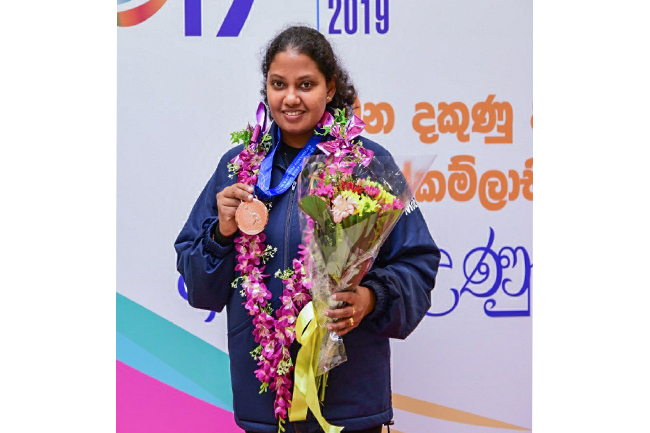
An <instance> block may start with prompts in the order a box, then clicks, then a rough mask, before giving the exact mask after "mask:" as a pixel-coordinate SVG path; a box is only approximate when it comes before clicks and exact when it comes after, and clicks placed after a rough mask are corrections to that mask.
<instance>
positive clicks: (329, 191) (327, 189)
mask: <svg viewBox="0 0 650 433" xmlns="http://www.w3.org/2000/svg"><path fill="white" fill-rule="evenodd" d="M315 193H316V195H318V196H321V197H329V198H332V196H333V195H334V187H333V186H332V185H319V186H318V187H317V188H316V191H315Z"/></svg>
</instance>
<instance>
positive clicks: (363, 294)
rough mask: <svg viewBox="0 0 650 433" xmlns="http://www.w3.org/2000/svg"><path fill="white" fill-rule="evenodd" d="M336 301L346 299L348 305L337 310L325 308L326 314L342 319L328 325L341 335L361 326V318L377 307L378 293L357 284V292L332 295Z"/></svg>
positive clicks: (329, 328)
mask: <svg viewBox="0 0 650 433" xmlns="http://www.w3.org/2000/svg"><path fill="white" fill-rule="evenodd" d="M332 300H334V301H345V302H347V303H348V305H347V306H345V307H341V308H337V309H335V310H325V313H324V314H325V316H326V317H330V318H332V319H342V320H340V321H338V322H332V323H329V324H328V325H327V329H328V330H330V331H334V332H336V333H337V334H338V335H340V336H341V337H342V336H344V335H345V334H347V333H348V332H350V331H352V330H353V329H354V328H356V327H357V326H359V323H361V320H362V319H363V318H364V317H366V316H367V315H368V314H370V312H371V311H372V310H373V309H374V308H375V303H376V302H377V300H376V295H375V294H374V292H373V291H372V290H370V289H369V288H367V287H364V286H357V287H356V292H338V293H335V294H333V295H332Z"/></svg>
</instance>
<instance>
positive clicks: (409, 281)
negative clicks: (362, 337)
mask: <svg viewBox="0 0 650 433" xmlns="http://www.w3.org/2000/svg"><path fill="white" fill-rule="evenodd" d="M410 206H411V207H414V206H416V202H415V200H413V201H412V202H411V204H410ZM406 212H407V211H405V213H404V214H403V215H402V217H401V218H400V219H399V221H398V222H397V224H396V225H395V227H394V229H393V231H392V232H391V234H390V235H389V236H388V238H387V239H386V242H385V243H384V245H382V247H381V248H380V250H379V254H378V255H377V258H376V260H375V263H374V265H373V267H372V269H371V270H370V271H369V272H368V274H367V275H366V276H365V277H364V279H363V280H362V282H361V285H362V286H365V287H368V288H369V289H371V290H372V291H374V292H375V294H376V295H377V303H376V304H375V309H374V310H373V311H372V312H371V313H370V314H369V315H368V316H366V317H365V318H364V320H363V322H367V323H363V322H361V323H362V325H365V326H367V327H369V328H370V329H371V330H373V331H374V332H377V333H378V334H380V335H382V336H385V337H389V338H400V339H404V338H406V337H407V336H408V335H409V334H410V333H411V332H413V330H414V329H415V327H416V326H417V325H418V324H419V323H420V321H421V320H422V319H423V318H424V315H425V313H426V312H427V311H428V310H429V308H430V307H431V290H433V287H434V285H435V279H436V274H437V272H438V264H439V263H440V251H439V249H438V247H437V246H436V244H435V242H434V241H433V239H432V238H431V234H430V233H429V229H428V228H427V225H426V222H425V221H424V218H423V217H422V213H421V212H420V209H419V208H417V207H416V208H415V209H413V210H412V211H411V212H410V213H408V214H407V213H406Z"/></svg>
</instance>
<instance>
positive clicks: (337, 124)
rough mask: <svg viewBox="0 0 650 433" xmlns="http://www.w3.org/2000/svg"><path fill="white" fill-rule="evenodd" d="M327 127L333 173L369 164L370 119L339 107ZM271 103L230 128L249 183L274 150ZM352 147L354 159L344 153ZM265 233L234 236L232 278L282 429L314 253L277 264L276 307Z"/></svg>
mask: <svg viewBox="0 0 650 433" xmlns="http://www.w3.org/2000/svg"><path fill="white" fill-rule="evenodd" d="M318 126H319V127H322V128H323V130H324V132H323V133H321V134H320V135H330V136H332V137H334V139H333V140H330V141H327V142H322V143H320V144H319V145H318V147H319V148H320V149H321V150H322V151H323V152H324V153H325V154H326V155H327V160H326V161H327V164H328V166H329V171H330V174H335V173H336V172H337V171H340V172H341V173H351V172H352V169H353V167H354V165H356V163H357V162H362V163H364V164H365V165H367V163H368V162H369V161H370V158H372V151H369V150H366V149H364V148H363V147H362V146H361V143H360V142H356V143H352V142H351V140H352V138H354V137H356V136H357V135H358V134H359V133H360V132H361V131H362V130H363V128H364V126H365V124H364V123H363V122H362V121H361V120H360V119H359V118H358V117H356V116H354V117H352V118H351V119H348V118H346V117H345V115H344V112H343V111H341V110H337V112H336V117H332V115H331V114H330V113H328V112H327V111H326V112H325V113H324V114H323V118H322V119H321V122H319V124H318ZM268 129H270V128H268V127H267V121H266V109H265V107H264V104H263V103H260V105H259V106H258V109H257V125H256V126H255V128H251V126H250V125H249V126H248V127H247V128H245V129H244V130H242V131H238V132H234V133H232V134H231V141H232V142H233V144H238V143H244V149H243V150H242V152H240V153H239V154H238V155H237V156H235V157H234V158H233V159H232V160H231V161H230V163H229V164H228V171H229V172H230V175H229V177H231V178H232V177H234V176H237V180H238V181H239V182H241V183H244V184H246V185H251V186H254V185H255V184H256V183H257V178H258V175H259V169H260V165H261V164H262V161H263V160H264V158H265V157H266V155H267V154H268V152H269V151H270V147H271V136H270V135H269V134H268ZM349 153H353V156H354V162H353V163H350V158H346V160H345V161H343V158H344V157H345V156H346V155H348V154H349ZM308 225H309V226H308V230H307V231H306V232H305V236H306V239H305V241H306V243H307V242H308V241H309V236H310V233H311V230H309V228H313V222H312V221H311V219H309V218H308ZM265 240H266V235H265V234H264V233H260V234H258V235H247V234H241V236H239V237H237V238H235V241H234V242H235V249H236V251H237V265H236V267H235V271H236V272H239V274H240V276H239V277H237V278H235V280H234V281H233V282H232V287H234V288H236V287H237V286H238V285H239V284H241V291H240V294H241V295H242V297H244V298H245V299H246V302H244V303H243V305H244V308H246V310H247V311H248V314H249V315H251V316H253V326H254V329H253V335H254V337H255V342H256V343H258V344H259V346H257V347H256V348H255V349H254V350H253V351H251V355H252V356H253V358H254V359H255V360H256V361H257V365H258V367H259V368H258V369H256V370H255V376H256V377H257V379H258V380H259V381H260V382H261V385H260V393H262V392H265V391H267V390H268V389H270V390H271V391H275V401H274V414H275V417H276V418H277V419H278V431H279V432H283V431H284V430H285V429H284V426H283V424H284V423H285V422H286V418H287V415H288V411H289V408H290V407H291V398H292V394H291V388H292V381H291V379H290V375H291V372H292V371H293V369H294V365H293V361H292V359H291V355H290V352H289V347H290V346H291V344H292V343H293V342H294V340H295V339H296V331H295V325H296V319H297V316H298V314H299V313H300V311H301V310H302V308H303V307H304V306H305V305H306V304H307V303H308V302H309V301H310V300H311V296H310V294H309V289H310V288H311V281H310V279H309V276H308V274H307V271H306V270H307V267H308V266H309V261H310V255H309V250H308V248H306V247H305V246H304V244H301V245H300V246H299V247H298V258H297V259H294V260H293V263H292V266H293V269H286V270H284V271H280V270H278V271H277V272H276V273H275V276H276V277H278V278H280V279H281V280H282V283H283V285H284V289H283V292H282V296H280V300H281V303H282V304H281V305H282V306H281V307H280V308H278V309H277V310H276V311H275V317H273V310H272V308H271V306H270V304H269V300H270V299H271V292H270V291H269V290H268V289H267V287H266V284H265V283H264V279H265V278H266V277H268V276H269V275H268V274H264V273H263V272H264V269H265V266H264V264H265V263H266V262H267V261H268V260H269V259H270V258H272V257H273V256H274V254H275V252H276V251H277V248H273V247H271V246H270V245H265V244H264V241H265Z"/></svg>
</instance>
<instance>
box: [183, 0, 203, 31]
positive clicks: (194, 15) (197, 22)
mask: <svg viewBox="0 0 650 433" xmlns="http://www.w3.org/2000/svg"><path fill="white" fill-rule="evenodd" d="M185 36H201V0H185Z"/></svg>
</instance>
